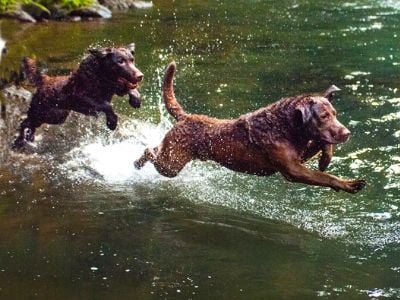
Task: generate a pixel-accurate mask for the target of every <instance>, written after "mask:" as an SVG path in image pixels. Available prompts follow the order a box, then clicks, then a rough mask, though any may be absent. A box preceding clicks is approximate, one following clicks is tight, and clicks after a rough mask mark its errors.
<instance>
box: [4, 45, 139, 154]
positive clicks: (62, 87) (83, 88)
mask: <svg viewBox="0 0 400 300" xmlns="http://www.w3.org/2000/svg"><path fill="white" fill-rule="evenodd" d="M134 51H135V44H130V45H128V46H127V47H120V48H102V49H91V50H89V55H87V57H86V58H84V59H83V61H82V62H81V63H80V65H79V67H78V69H77V70H75V71H73V72H72V73H71V74H70V75H69V76H55V77H50V76H47V75H44V74H41V73H40V72H39V70H38V68H37V66H36V62H35V61H34V60H33V59H30V58H25V59H24V60H23V68H24V72H25V74H26V77H27V79H28V81H29V82H30V83H32V84H34V85H35V86H36V87H37V90H36V92H35V93H34V95H33V97H32V101H31V104H30V107H29V110H28V113H27V118H26V119H25V120H24V121H23V122H22V123H21V125H20V129H19V136H18V137H17V139H16V140H15V141H14V143H13V145H12V148H13V149H19V148H21V147H23V146H24V145H25V142H26V141H29V142H33V141H34V138H35V130H36V128H38V127H39V126H41V125H42V124H43V123H47V124H62V123H64V122H65V120H66V118H67V117H68V115H69V113H70V111H71V110H73V111H76V112H79V113H82V114H85V115H89V116H97V115H98V114H99V113H100V112H103V113H105V115H106V120H107V127H108V128H109V129H110V130H114V129H115V128H116V127H117V123H118V116H117V115H116V114H115V113H114V111H113V108H112V106H111V100H112V97H113V95H114V94H117V95H118V96H123V95H126V94H128V95H129V103H130V105H131V106H132V107H134V108H139V107H140V94H139V92H138V91H137V87H138V84H139V82H141V81H142V80H143V77H144V76H143V73H142V72H140V70H139V69H137V68H136V67H135V64H134Z"/></svg>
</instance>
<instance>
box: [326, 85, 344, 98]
mask: <svg viewBox="0 0 400 300" xmlns="http://www.w3.org/2000/svg"><path fill="white" fill-rule="evenodd" d="M338 91H340V89H339V88H338V87H337V86H336V85H334V84H332V85H331V86H330V87H329V88H328V89H327V90H326V91H325V92H324V94H323V96H324V97H325V98H326V99H328V100H329V102H332V100H333V96H335V93H336V92H338Z"/></svg>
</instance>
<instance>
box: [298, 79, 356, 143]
mask: <svg viewBox="0 0 400 300" xmlns="http://www.w3.org/2000/svg"><path fill="white" fill-rule="evenodd" d="M337 91H339V88H337V87H336V86H334V85H332V86H330V87H329V88H328V90H326V91H325V93H323V95H322V96H309V97H306V98H304V99H302V100H303V101H300V102H299V103H298V105H297V107H296V109H295V116H294V118H295V123H296V124H297V126H301V127H302V128H303V129H304V130H306V131H307V133H308V134H309V135H310V137H311V138H312V139H314V140H318V141H322V142H325V143H328V144H338V143H344V142H346V141H347V140H348V139H349V137H350V131H349V130H348V129H347V128H346V127H345V126H344V125H343V124H342V123H340V122H339V121H338V119H337V114H336V110H335V108H334V107H333V106H332V104H331V101H332V100H333V95H334V93H335V92H337Z"/></svg>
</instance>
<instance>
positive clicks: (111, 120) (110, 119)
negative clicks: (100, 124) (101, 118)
mask: <svg viewBox="0 0 400 300" xmlns="http://www.w3.org/2000/svg"><path fill="white" fill-rule="evenodd" d="M117 124H118V116H117V115H115V114H114V115H108V116H107V127H108V129H110V130H115V128H117Z"/></svg>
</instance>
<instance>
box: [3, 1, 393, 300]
mask: <svg viewBox="0 0 400 300" xmlns="http://www.w3.org/2000/svg"><path fill="white" fill-rule="evenodd" d="M0 22H1V23H0V25H1V36H2V38H3V39H5V40H6V41H7V46H8V48H9V51H8V53H7V55H6V56H4V57H2V61H1V68H0V69H1V72H2V74H6V73H7V72H9V71H8V70H9V69H12V68H15V67H16V66H17V65H18V64H19V61H20V59H21V57H22V56H24V55H30V56H36V57H37V58H38V59H39V60H40V61H41V62H42V63H43V65H44V67H46V68H47V69H48V71H49V73H51V74H65V73H67V72H68V70H70V69H71V68H73V67H74V66H76V64H77V63H78V62H79V60H80V58H81V57H82V55H83V53H84V51H85V49H87V48H88V47H89V46H91V45H104V44H107V43H110V42H112V43H115V44H128V43H131V42H132V41H134V42H136V44H137V57H136V59H137V65H138V67H139V68H140V69H141V70H142V71H143V72H144V73H145V75H146V80H145V82H144V84H143V86H142V88H141V92H142V95H143V108H142V109H140V110H136V111H134V110H132V109H131V108H130V107H129V105H128V104H127V101H126V99H117V98H116V99H115V101H114V106H115V107H116V109H117V111H118V113H119V115H120V116H121V121H120V124H119V128H118V131H117V132H115V133H110V132H109V131H107V129H106V128H105V125H104V119H102V118H100V119H98V120H94V119H90V118H87V117H82V116H76V115H75V116H72V117H71V118H70V119H69V121H68V122H67V123H66V124H64V125H63V126H52V127H49V128H48V130H42V131H41V132H39V134H38V140H37V143H36V144H37V150H36V151H35V153H34V154H14V153H12V152H10V151H9V150H8V145H9V143H10V142H11V141H12V138H13V134H14V133H15V126H16V124H17V122H18V119H19V116H20V114H21V112H20V110H22V111H23V110H24V108H25V109H26V104H24V101H22V100H18V99H14V98H8V99H6V100H7V105H8V107H7V108H8V115H7V119H6V120H5V121H4V120H1V121H0V122H1V124H0V129H1V133H2V136H1V142H0V149H1V151H2V152H1V155H0V163H1V165H0V299H318V298H321V299H395V298H400V259H399V257H400V207H399V206H400V192H399V187H400V146H399V138H400V122H399V121H400V67H399V66H400V32H399V29H400V4H399V3H398V2H397V1H394V0H393V1H391V0H381V1H378V0H359V1H352V2H346V1H325V0H322V1H311V0H310V1H306V0H297V1H295V0H293V1H289V0H283V1H255V0H254V1H249V0H247V1H174V2H172V1H171V2H170V1H155V2H154V7H153V8H152V9H150V10H142V11H130V12H125V13H115V14H114V18H113V19H112V20H107V21H93V22H82V23H53V22H49V23H43V24H36V25H30V24H20V23H16V22H13V21H8V20H3V21H0ZM172 59H175V60H176V61H177V63H178V74H177V80H176V93H177V95H178V96H179V99H181V103H182V104H183V105H184V107H185V108H186V110H187V111H190V112H197V113H206V114H209V115H213V116H216V117H224V118H230V117H237V116H238V115H240V114H242V113H245V112H248V111H251V110H255V109H257V108H259V107H261V106H264V105H266V104H268V103H271V102H273V101H275V100H277V99H279V98H281V97H283V96H288V95H294V94H300V93H302V92H311V91H323V90H325V89H326V88H327V87H328V86H329V85H330V84H332V83H334V84H336V85H337V86H339V87H340V88H342V92H341V93H340V94H338V96H337V100H336V102H335V107H336V108H337V110H338V111H339V119H340V120H341V121H342V122H343V123H344V124H346V125H347V126H348V127H349V129H350V130H351V131H352V138H351V139H350V141H349V142H348V143H346V144H344V145H341V146H339V147H337V148H336V152H335V159H334V161H333V163H332V165H331V166H330V168H329V172H331V173H333V174H336V175H339V176H342V177H348V178H366V179H367V180H368V185H367V187H366V188H365V189H364V190H363V191H362V192H360V193H359V194H357V195H350V194H346V193H343V192H340V193H336V192H333V191H331V190H328V189H322V188H315V187H309V186H304V185H300V184H290V183H286V182H285V181H284V180H283V178H282V177H281V176H279V175H276V176H272V177H269V178H259V177H255V176H248V175H243V174H237V173H234V172H231V171H228V170H226V169H223V168H222V167H220V166H218V165H215V164H213V163H211V162H207V163H204V162H195V163H192V164H191V165H190V166H188V167H187V168H186V169H185V170H184V171H183V172H182V173H181V174H180V175H179V176H178V177H177V178H175V179H165V178H162V177H161V176H159V175H158V174H157V173H156V171H155V170H154V169H153V168H152V166H147V167H146V168H144V169H143V170H142V171H135V170H134V169H133V167H132V163H133V161H134V160H135V159H136V158H137V157H138V156H139V155H140V154H141V152H142V150H143V149H144V147H145V145H148V144H149V145H156V144H157V143H158V141H159V140H160V139H161V137H162V135H163V133H164V132H165V131H166V128H168V127H169V126H170V123H169V121H168V120H167V119H166V117H165V116H166V114H165V111H164V109H163V107H162V105H160V95H159V94H160V78H161V76H162V70H163V68H164V67H165V66H166V64H167V63H168V62H169V61H170V60H172ZM21 103H22V104H21Z"/></svg>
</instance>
